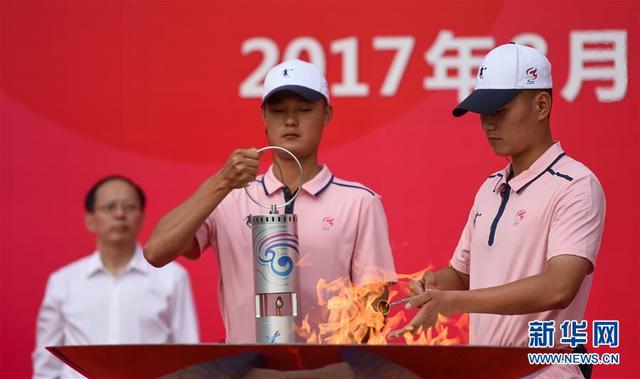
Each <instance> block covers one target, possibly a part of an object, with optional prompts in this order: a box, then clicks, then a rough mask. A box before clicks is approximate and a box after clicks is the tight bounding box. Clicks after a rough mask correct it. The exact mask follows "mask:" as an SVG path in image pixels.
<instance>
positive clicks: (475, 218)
mask: <svg viewBox="0 0 640 379" xmlns="http://www.w3.org/2000/svg"><path fill="white" fill-rule="evenodd" d="M480 216H482V213H480V212H476V214H475V216H473V228H474V229H475V228H476V221H478V217H480Z"/></svg>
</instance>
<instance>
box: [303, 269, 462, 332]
mask: <svg viewBox="0 0 640 379" xmlns="http://www.w3.org/2000/svg"><path fill="white" fill-rule="evenodd" d="M424 271H425V270H423V271H419V272H416V273H413V274H404V275H397V277H398V279H414V280H417V279H419V278H421V277H422V274H423V273H424ZM406 286H407V283H406V281H405V282H403V281H400V282H399V283H398V286H397V287H398V288H399V290H400V291H402V293H406ZM386 287H387V286H386V284H385V283H372V284H368V285H366V286H360V287H357V286H354V285H353V284H352V283H351V282H350V280H349V279H348V278H340V279H337V280H335V281H333V282H330V283H327V282H326V280H324V279H320V280H319V281H318V283H317V285H316V294H317V303H318V305H320V306H322V307H323V309H324V311H325V315H324V316H325V317H324V322H322V323H319V324H317V327H314V326H313V325H312V323H311V322H310V321H309V315H306V316H305V317H304V318H303V320H302V322H301V324H300V325H299V326H297V327H296V331H297V333H298V335H299V336H300V337H301V338H302V339H303V340H305V341H306V342H307V343H314V344H362V343H366V344H370V345H384V344H388V343H389V342H388V341H387V336H388V335H389V333H390V332H391V331H392V330H395V329H398V328H400V327H402V326H403V325H404V324H405V323H406V322H407V321H408V318H407V316H406V315H405V310H404V308H402V307H398V308H401V309H397V310H392V312H391V314H390V315H389V316H388V317H386V318H385V316H384V315H383V314H382V313H380V312H379V311H378V310H377V309H376V307H375V305H374V302H375V301H376V300H378V299H379V298H384V294H385V291H386V290H387V288H386ZM399 290H398V289H389V294H388V298H389V301H393V300H394V299H395V298H397V297H398V295H399V294H400V291H399ZM468 330H469V318H468V315H466V314H463V315H460V316H459V317H445V316H442V315H439V317H438V323H437V325H436V326H435V327H432V328H427V329H426V330H423V328H420V329H418V332H417V333H416V334H415V335H412V334H410V333H406V334H405V335H404V336H403V337H404V342H405V343H406V344H407V345H416V344H424V345H452V344H460V343H468Z"/></svg>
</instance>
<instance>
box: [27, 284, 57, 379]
mask: <svg viewBox="0 0 640 379" xmlns="http://www.w3.org/2000/svg"><path fill="white" fill-rule="evenodd" d="M60 279H61V278H58V277H56V276H55V275H52V276H50V277H49V280H48V281H47V288H46V290H45V295H44V299H43V301H42V305H41V306H40V311H39V313H38V319H37V321H36V347H35V350H34V352H33V354H32V360H33V377H34V378H58V377H60V376H61V375H62V368H63V366H64V363H62V361H60V360H59V359H58V358H56V357H55V356H54V355H53V354H51V353H50V352H49V351H47V350H46V349H45V347H46V346H59V345H64V332H63V329H64V318H63V315H62V300H63V295H64V292H63V290H64V286H63V284H62V283H60Z"/></svg>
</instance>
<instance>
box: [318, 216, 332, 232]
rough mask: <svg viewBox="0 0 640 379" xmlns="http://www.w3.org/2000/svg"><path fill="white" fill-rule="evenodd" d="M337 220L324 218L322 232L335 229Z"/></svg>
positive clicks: (321, 226)
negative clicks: (334, 225)
mask: <svg viewBox="0 0 640 379" xmlns="http://www.w3.org/2000/svg"><path fill="white" fill-rule="evenodd" d="M334 223H335V219H334V218H333V217H323V218H322V223H321V224H320V230H329V229H331V228H332V227H333V224H334Z"/></svg>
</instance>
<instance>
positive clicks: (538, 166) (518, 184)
mask: <svg viewBox="0 0 640 379" xmlns="http://www.w3.org/2000/svg"><path fill="white" fill-rule="evenodd" d="M564 155H565V154H564V150H562V146H560V142H558V141H556V142H554V143H553V145H551V146H550V147H549V148H548V149H547V151H545V152H544V154H542V155H541V156H540V157H539V158H538V159H536V161H535V162H533V164H532V165H531V166H530V167H529V168H528V169H526V170H524V171H523V172H521V173H520V175H518V176H516V177H515V178H512V179H511V180H510V181H509V182H508V184H509V186H510V187H511V189H513V190H514V191H515V192H520V191H521V190H523V189H525V188H526V187H527V186H529V184H531V183H533V182H534V181H536V180H537V179H538V178H540V177H541V176H542V175H544V173H545V172H547V171H548V170H549V169H550V168H551V167H553V165H555V164H556V163H557V162H558V161H559V160H560V158H562V157H563V156H564ZM510 173H511V164H509V165H508V166H507V167H505V168H504V169H503V170H502V171H500V172H499V173H498V174H496V175H498V176H500V175H502V177H501V178H500V180H499V181H498V183H497V184H496V188H499V184H501V183H503V182H505V181H506V179H507V177H508V176H509V174H510Z"/></svg>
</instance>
